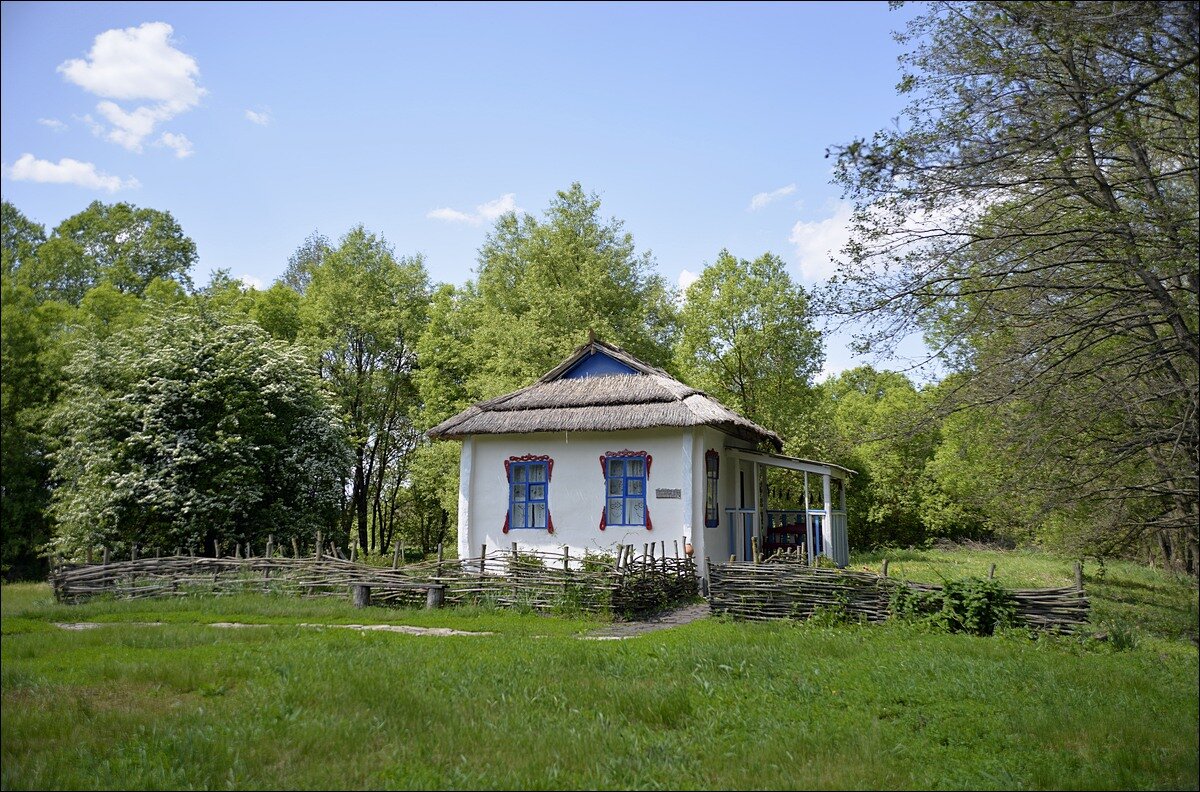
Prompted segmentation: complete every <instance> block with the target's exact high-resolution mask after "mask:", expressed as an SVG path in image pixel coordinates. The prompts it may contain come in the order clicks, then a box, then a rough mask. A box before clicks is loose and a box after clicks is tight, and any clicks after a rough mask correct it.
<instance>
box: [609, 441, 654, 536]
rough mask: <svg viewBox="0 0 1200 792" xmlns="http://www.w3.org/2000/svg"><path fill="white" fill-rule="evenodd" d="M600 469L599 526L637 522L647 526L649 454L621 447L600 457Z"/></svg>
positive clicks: (630, 524) (636, 524) (647, 527)
mask: <svg viewBox="0 0 1200 792" xmlns="http://www.w3.org/2000/svg"><path fill="white" fill-rule="evenodd" d="M600 461H601V464H600V468H601V470H603V471H604V479H605V481H604V491H605V504H604V512H603V514H602V515H601V520H600V527H601V529H604V528H605V527H607V526H609V525H616V526H637V527H639V528H641V527H644V528H646V530H650V528H651V524H650V513H649V510H648V509H647V507H646V490H647V479H648V478H649V475H650V462H651V457H650V455H649V454H647V453H645V452H644V451H622V452H619V453H616V454H605V455H604V456H602V457H601V458H600Z"/></svg>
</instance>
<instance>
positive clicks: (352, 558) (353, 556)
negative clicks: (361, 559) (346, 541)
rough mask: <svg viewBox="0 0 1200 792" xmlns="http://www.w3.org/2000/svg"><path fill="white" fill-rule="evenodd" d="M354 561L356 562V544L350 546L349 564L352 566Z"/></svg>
mask: <svg viewBox="0 0 1200 792" xmlns="http://www.w3.org/2000/svg"><path fill="white" fill-rule="evenodd" d="M356 561H358V542H355V543H354V544H352V545H350V563H351V564H353V563H355V562H356Z"/></svg>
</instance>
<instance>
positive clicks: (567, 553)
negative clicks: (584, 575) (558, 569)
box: [563, 545, 571, 572]
mask: <svg viewBox="0 0 1200 792" xmlns="http://www.w3.org/2000/svg"><path fill="white" fill-rule="evenodd" d="M570 568H571V548H569V547H567V546H566V545H563V572H566V571H568V570H570Z"/></svg>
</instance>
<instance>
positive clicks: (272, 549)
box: [267, 534, 275, 558]
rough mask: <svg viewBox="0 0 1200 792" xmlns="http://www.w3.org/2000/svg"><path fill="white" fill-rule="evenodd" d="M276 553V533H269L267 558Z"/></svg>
mask: <svg viewBox="0 0 1200 792" xmlns="http://www.w3.org/2000/svg"><path fill="white" fill-rule="evenodd" d="M274 554H275V534H267V558H270V557H271V556H272V555H274Z"/></svg>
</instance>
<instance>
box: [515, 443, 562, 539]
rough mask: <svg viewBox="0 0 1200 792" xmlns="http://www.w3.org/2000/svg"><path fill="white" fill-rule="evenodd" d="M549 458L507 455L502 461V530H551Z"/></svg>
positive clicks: (551, 531)
mask: <svg viewBox="0 0 1200 792" xmlns="http://www.w3.org/2000/svg"><path fill="white" fill-rule="evenodd" d="M553 465H554V462H553V460H551V459H550V458H549V457H544V456H542V457H533V456H525V457H510V458H509V459H508V460H507V461H505V463H504V468H505V472H506V473H507V476H508V515H507V517H506V519H505V523H504V532H505V533H508V532H509V531H512V530H524V529H536V530H543V531H549V532H550V533H554V522H553V520H551V519H550V473H551V470H552V468H553Z"/></svg>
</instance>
